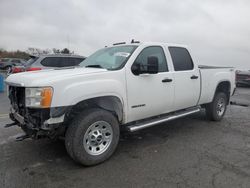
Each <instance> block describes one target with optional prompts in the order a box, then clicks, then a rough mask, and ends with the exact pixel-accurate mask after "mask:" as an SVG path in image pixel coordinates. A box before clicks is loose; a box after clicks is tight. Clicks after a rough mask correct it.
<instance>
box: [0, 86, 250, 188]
mask: <svg viewBox="0 0 250 188" xmlns="http://www.w3.org/2000/svg"><path fill="white" fill-rule="evenodd" d="M232 100H233V101H236V102H240V103H244V104H247V103H248V104H249V103H250V89H247V88H240V89H238V91H237V93H236V95H235V97H234V98H233V99H232ZM8 106H9V105H8V100H7V98H6V94H3V93H0V187H3V188H5V187H20V188H21V187H25V188H27V187H185V188H186V187H220V188H221V187H226V188H228V187H232V188H236V187H245V188H249V187H250V108H249V107H242V106H229V108H228V111H227V114H226V117H225V118H224V120H223V121H221V122H209V121H207V120H206V119H205V117H204V113H199V114H196V115H194V116H191V117H187V118H183V119H179V120H176V121H172V122H169V123H167V124H161V125H159V126H156V127H153V128H150V129H147V130H144V131H140V132H137V133H134V134H128V133H124V134H123V135H122V138H121V140H120V144H119V147H118V150H117V152H116V153H115V155H114V156H113V157H112V158H111V159H110V160H108V161H107V162H105V163H103V164H101V165H98V166H95V167H88V168H86V167H82V166H79V165H78V164H75V163H74V162H73V161H72V160H71V159H70V158H69V156H68V155H67V153H66V150H65V148H64V143H63V141H50V140H37V141H34V140H30V139H27V140H24V141H22V142H15V137H16V136H17V135H19V134H20V133H21V131H20V129H19V128H18V127H12V128H8V129H5V128H3V126H4V125H5V124H6V123H8V122H10V120H9V119H8V117H7V115H6V114H7V112H8V108H9V107H8Z"/></svg>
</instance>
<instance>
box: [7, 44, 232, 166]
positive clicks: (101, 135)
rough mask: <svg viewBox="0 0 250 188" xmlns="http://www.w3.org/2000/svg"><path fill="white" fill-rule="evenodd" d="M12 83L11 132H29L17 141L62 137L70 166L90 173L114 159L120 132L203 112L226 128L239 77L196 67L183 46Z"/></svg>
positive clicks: (109, 52) (140, 48)
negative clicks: (16, 128) (90, 168)
mask: <svg viewBox="0 0 250 188" xmlns="http://www.w3.org/2000/svg"><path fill="white" fill-rule="evenodd" d="M6 83H7V84H8V96H9V99H10V102H11V111H10V118H11V119H12V120H13V121H14V122H13V124H11V125H14V124H16V125H18V126H20V127H21V128H22V129H23V131H24V132H25V135H24V136H23V137H20V138H19V139H24V138H28V137H30V138H34V139H36V138H42V137H49V138H57V137H63V138H65V145H66V149H67V151H68V153H69V155H70V156H71V157H72V159H74V160H75V161H76V162H79V163H81V164H83V165H87V166H90V165H95V164H98V163H101V162H103V161H105V160H106V159H108V158H109V157H110V156H111V155H112V154H113V152H114V151H115V149H116V147H117V145H118V141H119V136H120V130H122V129H125V130H128V131H131V132H133V131H138V130H141V129H144V128H147V127H151V126H154V125H156V124H159V123H163V122H167V121H170V120H173V119H176V118H180V117H183V116H187V115H189V114H193V113H197V112H199V111H200V110H201V109H202V108H204V109H205V110H206V114H207V117H208V119H209V120H213V121H219V120H221V119H222V118H223V116H224V114H225V112H226V108H227V105H228V104H229V101H230V97H231V96H232V95H233V93H234V89H235V71H234V68H232V67H211V66H198V65H197V64H196V63H195V61H193V58H192V57H191V56H190V53H189V51H188V50H187V47H185V46H182V45H174V44H165V43H137V42H131V43H127V44H118V45H114V46H111V47H105V48H103V49H101V50H98V51H97V52H95V53H94V54H93V55H91V56H89V57H88V58H87V59H85V60H84V61H82V62H81V63H80V66H79V67H74V68H61V69H54V70H42V71H34V72H25V73H18V74H14V75H10V76H9V77H8V78H7V80H6ZM8 126H10V125H8Z"/></svg>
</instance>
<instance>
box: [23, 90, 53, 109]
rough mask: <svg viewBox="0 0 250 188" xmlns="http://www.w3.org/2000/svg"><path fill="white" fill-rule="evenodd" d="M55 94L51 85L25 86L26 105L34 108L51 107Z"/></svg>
mask: <svg viewBox="0 0 250 188" xmlns="http://www.w3.org/2000/svg"><path fill="white" fill-rule="evenodd" d="M52 96H53V89H52V88H51V87H44V88H25V105H26V107H34V108H49V107H50V105H51V101H52Z"/></svg>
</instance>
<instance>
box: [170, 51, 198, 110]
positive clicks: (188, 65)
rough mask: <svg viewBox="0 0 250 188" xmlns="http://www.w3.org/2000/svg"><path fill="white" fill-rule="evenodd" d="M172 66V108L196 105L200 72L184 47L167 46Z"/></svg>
mask: <svg viewBox="0 0 250 188" xmlns="http://www.w3.org/2000/svg"><path fill="white" fill-rule="evenodd" d="M169 52H170V55H171V57H172V62H173V66H174V80H175V99H174V108H175V110H180V109H184V108H188V107H192V106H196V105H197V103H198V100H199V96H200V74H199V69H198V67H195V66H194V64H193V61H192V58H191V56H190V54H189V52H188V50H187V49H186V48H182V47H169Z"/></svg>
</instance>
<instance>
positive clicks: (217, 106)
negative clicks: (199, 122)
mask: <svg viewBox="0 0 250 188" xmlns="http://www.w3.org/2000/svg"><path fill="white" fill-rule="evenodd" d="M227 101H228V98H227V96H226V94H225V93H223V92H218V93H216V94H215V97H214V100H213V101H212V102H211V103H209V104H207V105H206V115H207V117H208V119H209V120H212V121H220V120H221V119H222V118H223V117H224V115H225V113H226V110H227Z"/></svg>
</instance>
